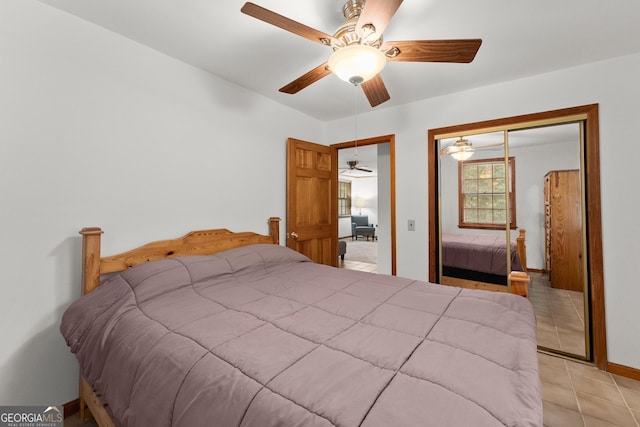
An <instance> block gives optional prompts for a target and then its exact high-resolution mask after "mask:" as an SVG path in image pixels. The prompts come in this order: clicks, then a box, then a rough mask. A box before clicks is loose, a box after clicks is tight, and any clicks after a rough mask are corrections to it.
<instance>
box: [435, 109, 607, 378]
mask: <svg viewBox="0 0 640 427" xmlns="http://www.w3.org/2000/svg"><path fill="white" fill-rule="evenodd" d="M579 115H585V116H586V119H585V120H584V122H585V124H584V132H585V135H584V140H585V147H584V153H583V156H584V165H585V171H584V173H585V184H586V188H585V195H586V203H587V206H586V220H587V221H586V224H585V226H586V227H587V230H586V232H587V233H586V235H587V236H588V239H587V251H588V262H587V275H588V277H589V284H590V301H589V302H590V304H591V319H590V320H591V322H590V326H591V341H592V343H591V344H592V348H593V351H592V358H593V362H594V364H595V365H596V366H597V367H598V368H599V369H602V370H605V371H608V370H611V368H612V366H611V365H610V364H609V363H608V361H607V339H606V323H605V322H606V319H605V304H604V273H603V257H602V214H601V196H600V139H599V119H598V104H590V105H583V106H578V107H572V108H564V109H560V110H552V111H545V112H541V113H533V114H525V115H521V116H514V117H507V118H502V119H495V120H487V121H483V122H476V123H468V124H463V125H456V126H449V127H443V128H439V129H429V133H428V165H427V166H428V174H429V178H428V179H429V182H428V187H429V218H428V220H429V260H428V261H429V281H431V282H436V281H437V280H438V277H437V276H438V271H439V269H438V258H439V254H438V251H439V248H438V246H439V245H438V241H439V235H438V234H439V225H438V224H439V218H438V215H439V214H438V198H439V195H438V194H439V193H438V150H437V144H436V137H437V136H438V135H444V134H450V133H456V132H463V133H464V132H470V131H473V130H474V129H488V128H501V127H509V126H513V125H516V124H518V123H533V122H538V121H540V122H544V121H546V120H552V119H560V118H564V117H571V116H579Z"/></svg>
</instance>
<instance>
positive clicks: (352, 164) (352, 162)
mask: <svg viewBox="0 0 640 427" xmlns="http://www.w3.org/2000/svg"><path fill="white" fill-rule="evenodd" d="M359 164H360V162H359V161H357V160H348V161H347V166H349V167H348V168H340V170H342V172H341V173H345V172H347V171H353V170H358V171H362V172H373V169H369V168H368V167H365V166H358V165H359Z"/></svg>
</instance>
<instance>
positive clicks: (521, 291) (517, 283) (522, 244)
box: [440, 228, 529, 297]
mask: <svg viewBox="0 0 640 427" xmlns="http://www.w3.org/2000/svg"><path fill="white" fill-rule="evenodd" d="M526 235H527V231H526V230H524V229H522V228H521V229H520V230H519V233H518V237H516V250H517V252H518V257H519V258H520V263H521V264H522V270H523V271H512V272H511V273H510V274H509V279H510V281H511V292H512V293H514V294H518V295H522V296H525V297H526V296H528V295H529V275H528V274H527V272H528V271H529V270H528V269H527V244H526ZM440 284H442V285H447V286H458V287H462V288H470V289H482V290H485V291H494V292H507V289H508V287H507V286H504V285H498V284H495V283H487V282H483V281H480V280H468V279H460V278H457V277H450V276H441V277H440Z"/></svg>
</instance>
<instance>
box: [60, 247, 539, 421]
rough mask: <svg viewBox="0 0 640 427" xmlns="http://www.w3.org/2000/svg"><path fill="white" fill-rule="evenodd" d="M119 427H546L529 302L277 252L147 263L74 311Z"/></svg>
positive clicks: (72, 341) (73, 331) (67, 322)
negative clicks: (543, 419) (333, 426)
mask: <svg viewBox="0 0 640 427" xmlns="http://www.w3.org/2000/svg"><path fill="white" fill-rule="evenodd" d="M61 332H62V334H63V335H64V337H65V339H66V341H67V344H68V345H69V347H70V349H71V351H72V352H73V353H74V354H75V355H76V356H77V358H78V360H79V362H80V369H81V374H82V376H83V377H84V378H85V379H86V380H87V382H88V383H89V384H90V385H91V386H92V387H93V388H94V389H95V390H96V394H97V395H98V396H99V397H100V399H101V400H102V401H103V403H106V404H107V406H106V408H107V410H108V412H109V413H110V414H111V415H112V418H113V420H114V421H115V423H116V425H119V426H154V427H161V426H188V427H194V426H223V427H228V426H260V427H269V426H332V425H336V426H384V427H391V426H393V427H397V426H438V427H443V426H474V427H479V426H503V425H505V426H540V425H542V403H541V396H540V384H539V377H538V362H537V354H536V337H535V318H534V314H533V310H532V307H531V304H530V303H529V301H528V300H527V299H526V298H523V297H519V296H516V295H511V294H506V293H489V292H483V291H474V290H467V289H458V288H452V287H446V286H439V285H433V284H428V283H424V282H419V281H414V280H408V279H403V278H398V277H392V276H385V275H375V274H370V273H363V272H357V271H349V270H340V269H336V268H333V267H328V266H323V265H317V264H314V263H312V262H310V261H309V260H308V259H307V258H306V257H304V256H302V255H300V254H298V253H297V252H294V251H292V250H289V249H287V248H285V247H282V246H276V245H254V246H248V247H244V248H240V249H234V250H231V251H227V252H223V253H219V254H216V255H212V256H199V257H196V256H194V257H182V258H173V259H167V260H161V261H155V262H150V263H146V264H142V265H139V266H137V267H134V268H132V269H130V270H127V271H125V272H122V273H119V274H116V275H112V276H111V277H109V278H107V279H105V280H104V282H103V284H102V285H101V286H100V287H99V288H98V289H96V290H95V291H93V292H91V293H90V294H88V295H85V296H83V297H82V298H81V299H79V300H77V301H76V302H74V303H73V304H72V305H71V306H70V307H69V308H68V309H67V311H66V312H65V313H64V316H63V319H62V324H61Z"/></svg>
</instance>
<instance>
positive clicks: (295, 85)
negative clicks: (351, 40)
mask: <svg viewBox="0 0 640 427" xmlns="http://www.w3.org/2000/svg"><path fill="white" fill-rule="evenodd" d="M329 74H331V71H329V70H328V68H327V63H326V62H325V63H324V64H320V65H318V66H317V67H316V68H314V69H313V70H311V71H309V72H307V73H305V74H303V75H302V76H300V77H298V78H297V79H295V80H294V81H292V82H291V83H289V84H288V85H285V86H283V87H281V88H280V92H284V93H289V94H292V95H293V94H294V93H298V92H300V91H301V90H302V89H304V88H305V87H307V86H310V85H312V84H313V83H315V82H317V81H318V80H320V79H321V78H323V77H326V76H328V75H329Z"/></svg>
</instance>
